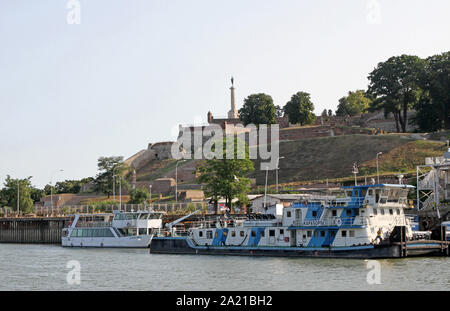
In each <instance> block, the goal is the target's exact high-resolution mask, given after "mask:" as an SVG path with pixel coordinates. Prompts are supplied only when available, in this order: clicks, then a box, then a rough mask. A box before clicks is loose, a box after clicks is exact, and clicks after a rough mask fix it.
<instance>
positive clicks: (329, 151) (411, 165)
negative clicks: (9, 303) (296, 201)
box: [250, 135, 446, 184]
mask: <svg viewBox="0 0 450 311" xmlns="http://www.w3.org/2000/svg"><path fill="white" fill-rule="evenodd" d="M445 149H446V145H445V144H444V143H441V142H435V141H421V140H413V139H409V138H404V137H401V136H399V135H380V136H371V135H348V136H337V137H324V138H314V139H304V140H298V141H290V142H281V143H280V157H283V156H284V157H285V159H282V160H280V171H279V173H280V174H279V180H280V183H291V182H299V181H312V180H324V179H326V178H330V179H333V178H345V177H351V176H353V175H352V173H351V172H352V166H353V163H354V162H357V163H358V167H359V176H364V175H367V176H370V175H372V176H375V175H376V154H377V152H380V151H381V152H383V154H382V155H381V156H380V157H379V166H380V173H381V174H382V173H386V174H388V173H391V174H396V173H399V172H402V173H408V172H415V169H416V165H420V164H424V160H425V159H424V158H425V157H431V156H442V154H443V152H444V151H445ZM255 168H256V169H257V170H255V172H254V173H252V174H251V176H250V177H252V178H256V179H257V183H258V184H264V182H265V171H260V170H259V161H255ZM274 183H275V172H269V184H274Z"/></svg>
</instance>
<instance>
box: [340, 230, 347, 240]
mask: <svg viewBox="0 0 450 311" xmlns="http://www.w3.org/2000/svg"><path fill="white" fill-rule="evenodd" d="M341 236H342V237H343V238H345V237H347V231H346V230H342V231H341Z"/></svg>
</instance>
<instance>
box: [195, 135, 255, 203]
mask: <svg viewBox="0 0 450 311" xmlns="http://www.w3.org/2000/svg"><path fill="white" fill-rule="evenodd" d="M227 139H228V140H229V139H234V157H233V159H227V156H226V142H227ZM221 143H222V146H223V156H222V158H223V159H216V158H214V159H211V160H205V161H203V162H202V163H201V164H200V165H198V166H197V168H196V173H199V174H200V177H199V179H198V180H199V182H200V183H202V184H205V187H204V191H205V194H206V196H209V197H212V199H213V200H214V201H216V202H217V200H218V199H219V198H225V200H226V205H227V206H228V207H229V208H230V209H231V202H232V200H233V199H234V198H239V200H240V201H245V198H244V196H245V195H246V194H247V193H248V191H250V180H249V179H248V178H246V177H245V175H246V174H247V173H249V172H251V171H253V170H254V166H253V162H252V161H251V160H250V159H249V152H248V146H247V145H246V144H245V143H243V142H241V141H239V139H238V138H236V137H233V136H227V137H225V138H224V139H223V141H222V142H220V141H219V142H217V143H215V144H214V146H213V147H214V148H215V146H218V145H220V144H221ZM238 144H243V145H244V146H245V148H244V149H245V156H241V155H239V154H238V148H237V146H238Z"/></svg>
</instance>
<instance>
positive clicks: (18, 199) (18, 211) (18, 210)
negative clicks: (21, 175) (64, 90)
mask: <svg viewBox="0 0 450 311" xmlns="http://www.w3.org/2000/svg"><path fill="white" fill-rule="evenodd" d="M19 189H20V187H19V179H17V215H19V213H20V209H19V201H20V196H19V195H20V190H19Z"/></svg>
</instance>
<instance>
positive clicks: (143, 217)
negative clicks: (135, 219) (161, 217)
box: [139, 213, 148, 219]
mask: <svg viewBox="0 0 450 311" xmlns="http://www.w3.org/2000/svg"><path fill="white" fill-rule="evenodd" d="M147 218H148V213H143V214H141V215H139V219H147Z"/></svg>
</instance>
